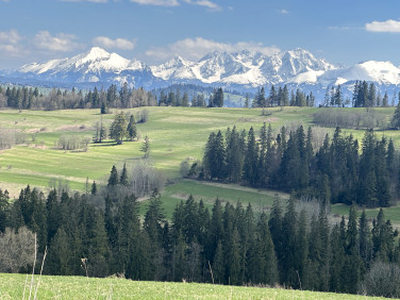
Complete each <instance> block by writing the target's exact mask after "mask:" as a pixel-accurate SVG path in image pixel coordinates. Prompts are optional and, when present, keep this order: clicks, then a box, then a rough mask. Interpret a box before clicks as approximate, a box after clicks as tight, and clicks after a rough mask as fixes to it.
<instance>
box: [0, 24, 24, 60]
mask: <svg viewBox="0 0 400 300" xmlns="http://www.w3.org/2000/svg"><path fill="white" fill-rule="evenodd" d="M21 40H22V37H21V36H20V34H19V33H18V31H17V30H16V29H11V30H10V31H0V51H1V52H2V53H4V54H6V55H7V56H20V55H22V54H24V53H26V50H23V48H22V47H21V46H20V42H21Z"/></svg>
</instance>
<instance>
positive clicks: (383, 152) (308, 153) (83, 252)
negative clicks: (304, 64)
mask: <svg viewBox="0 0 400 300" xmlns="http://www.w3.org/2000/svg"><path fill="white" fill-rule="evenodd" d="M329 95H330V96H329V99H330V100H329V101H327V102H326V106H337V107H340V106H343V105H344V103H343V99H342V96H341V90H340V86H338V87H337V88H332V89H331V90H330V94H329ZM379 97H380V96H376V90H375V87H374V86H373V85H367V84H365V83H361V82H357V83H356V86H355V92H354V98H353V106H358V107H374V106H387V105H388V98H387V95H386V96H384V99H380V98H379ZM327 99H328V98H327ZM190 103H191V104H190ZM151 105H160V106H190V105H191V106H199V107H206V106H208V107H222V106H223V105H224V92H223V90H222V89H221V88H218V89H214V90H213V92H212V94H211V95H210V97H209V99H208V104H207V103H206V100H205V98H204V95H202V94H198V95H195V96H193V97H192V99H191V100H190V99H189V96H188V94H187V93H186V92H185V93H183V95H181V94H180V92H179V90H176V93H175V92H173V91H170V92H169V93H168V94H165V93H164V92H163V91H161V93H160V95H159V96H158V97H157V96H156V95H155V94H153V93H151V92H146V91H144V90H143V89H141V88H140V89H130V88H128V87H127V86H126V85H125V86H123V87H121V89H120V90H119V91H117V89H116V86H111V87H110V88H109V89H108V90H107V91H106V90H101V91H98V90H97V89H95V90H94V91H89V92H87V93H83V92H82V91H79V92H77V91H75V90H73V91H68V92H67V91H61V90H55V89H53V90H52V91H51V92H50V93H49V94H47V95H42V94H40V93H39V91H38V89H28V88H25V87H23V88H7V89H1V88H0V107H10V108H19V109H44V110H54V109H65V108H70V109H71V108H99V109H100V112H101V113H102V114H104V113H108V112H109V109H110V108H131V107H138V106H151ZM285 105H293V106H314V105H315V97H314V96H313V94H312V93H310V94H309V95H306V94H305V93H303V92H301V91H300V90H297V91H296V93H294V92H293V91H289V90H288V89H287V87H286V86H285V87H284V88H281V87H280V88H279V89H277V91H275V88H274V87H272V88H271V90H270V94H269V96H268V97H267V96H265V90H264V88H262V89H260V90H259V91H258V92H257V94H256V95H255V97H254V100H253V101H252V104H250V101H249V98H248V96H247V97H246V105H245V106H246V107H250V106H253V107H260V108H265V107H271V106H285ZM320 111H321V112H322V115H320V116H319V118H320V119H325V121H327V120H326V119H327V118H326V117H325V116H326V115H323V112H324V110H323V109H321V110H320ZM325 111H327V110H325ZM399 111H400V105H399V106H398V108H397V110H396V112H395V115H394V117H393V120H392V126H393V128H398V127H399V125H398V122H397V123H396V121H398V120H399V119H400V117H399V115H400V113H399ZM366 112H367V113H369V112H370V111H369V110H366ZM267 113H268V111H267ZM329 113H331V112H329ZM339 114H341V112H340V113H339ZM262 115H263V116H264V115H265V110H264V109H263V110H262ZM147 117H148V116H147V112H146V110H144V111H143V116H142V115H141V118H140V119H139V118H138V120H137V121H138V122H143V123H144V122H145V121H146V120H147ZM317 117H318V114H317V113H316V114H315V115H314V119H316V118H317ZM340 117H342V115H340ZM128 119H129V122H128ZM332 119H333V117H332ZM342 119H343V118H342ZM328 121H329V120H328ZM335 122H336V121H335ZM374 122H375V121H374ZM333 123H334V122H333ZM333 123H332V124H333ZM135 124H136V122H135V117H134V116H133V115H129V117H128V115H125V114H124V113H123V112H120V113H116V114H115V118H114V122H113V123H112V124H111V126H110V134H109V137H110V138H112V139H113V140H114V141H115V143H116V145H120V144H122V142H123V140H124V139H125V138H127V139H128V140H130V141H133V140H137V129H136V125H135ZM360 124H361V123H360V122H359V123H358V125H357V126H360V127H363V125H360ZM352 126H353V125H350V127H352ZM364 127H367V126H364ZM372 127H373V126H372ZM105 132H106V131H105V130H104V128H103V124H102V123H99V124H97V125H96V127H95V137H94V139H93V141H94V142H95V143H101V142H102V139H104V138H106V136H107V134H106V133H105ZM144 140H145V143H144V144H143V146H142V147H141V149H140V151H142V152H143V153H144V158H148V156H149V155H150V154H149V153H150V142H149V138H148V137H147V136H146V138H145V139H144ZM146 141H147V142H146ZM59 143H60V144H61V141H59ZM66 143H67V142H66ZM88 143H89V141H88ZM204 143H205V147H204V156H203V159H202V161H194V162H192V164H191V165H187V166H186V168H185V172H184V173H183V175H184V176H185V177H189V178H194V179H197V180H205V181H215V182H222V183H236V184H240V185H245V186H248V187H253V188H261V189H269V190H275V191H282V192H285V193H288V194H290V199H289V200H287V199H282V198H280V197H279V196H278V195H276V197H275V200H274V204H273V205H272V207H267V208H261V209H254V208H253V207H251V205H250V204H249V205H248V206H246V205H242V204H241V203H240V202H237V203H229V202H226V201H223V200H220V199H218V198H217V199H215V202H214V203H213V204H212V205H210V203H207V204H206V203H205V202H203V200H202V199H195V198H193V197H192V196H190V197H188V198H187V199H185V200H182V201H181V202H180V203H179V204H178V205H177V206H176V207H175V209H174V211H173V213H172V217H167V215H166V213H165V212H164V210H163V208H162V201H161V195H160V194H159V192H158V191H159V190H160V189H162V187H163V185H164V178H162V175H161V174H160V173H159V172H158V171H157V170H155V169H151V168H150V169H149V168H146V167H145V166H142V167H141V168H142V169H140V170H139V169H136V170H135V171H134V172H133V173H134V176H136V177H135V178H133V177H132V178H128V174H127V170H126V164H124V168H123V169H122V171H118V170H117V168H116V167H115V166H113V167H112V169H111V173H110V177H109V179H108V184H107V186H101V185H100V184H96V183H95V182H93V184H92V186H91V188H89V186H87V187H86V192H85V193H75V194H71V193H69V191H68V189H64V190H63V189H62V188H59V189H51V190H50V192H49V193H48V194H45V193H43V192H41V191H39V190H38V189H35V188H32V187H30V186H27V187H26V188H24V189H23V190H21V192H20V195H19V197H18V198H17V199H15V200H11V199H10V197H9V194H8V192H7V191H4V192H3V191H1V190H0V233H1V234H0V249H1V250H0V251H1V253H4V255H3V257H2V258H0V272H32V269H35V271H36V273H39V272H40V267H41V264H40V262H43V266H44V268H43V274H48V275H82V276H93V277H107V276H110V275H113V274H117V275H118V276H121V277H125V278H128V279H133V280H156V281H188V282H201V283H214V284H225V285H256V286H281V287H285V288H294V289H307V290H318V291H332V292H344V293H362V294H368V295H384V296H388V297H400V279H399V278H400V277H399V276H397V275H396V274H400V266H399V265H400V243H399V241H398V238H397V237H398V231H397V230H396V229H395V228H393V226H392V224H391V221H390V220H387V219H386V218H385V216H384V213H383V210H382V209H380V210H379V212H378V211H377V214H376V217H375V219H374V220H373V221H371V219H368V218H367V215H366V213H365V211H363V212H362V213H357V209H356V207H358V208H381V207H389V206H391V205H394V204H395V201H396V199H398V198H399V196H400V168H399V167H398V166H399V165H400V160H399V158H400V153H399V152H398V151H397V150H395V145H394V143H393V140H392V139H387V138H385V137H384V136H383V137H382V138H379V139H378V138H377V136H376V135H375V133H374V131H373V130H372V129H367V130H365V132H364V136H363V138H362V140H360V141H358V140H357V139H355V138H354V137H353V136H352V135H351V134H345V133H344V132H343V131H342V129H341V128H340V127H336V130H335V131H334V133H333V134H332V135H331V136H330V135H329V134H326V136H325V137H324V138H323V141H321V143H320V144H318V145H317V144H316V140H315V139H314V132H313V129H312V128H311V127H309V128H308V129H306V128H304V127H303V126H298V127H296V128H294V126H293V125H291V126H283V127H281V128H280V130H279V131H275V132H274V131H273V130H272V128H271V125H268V124H267V123H264V124H263V126H262V127H261V128H259V129H255V128H253V127H251V128H250V130H248V131H246V130H240V129H238V128H236V126H234V127H233V128H227V129H226V131H225V132H222V131H217V132H212V133H211V134H210V135H209V137H208V140H207V141H204ZM67 144H68V143H67ZM86 146H87V145H86ZM63 149H64V148H63ZM68 149H69V148H68V147H66V148H65V150H68ZM71 149H72V148H71ZM146 172H147V173H146ZM87 185H88V183H87ZM150 193H152V196H151V198H150V200H149V201H148V202H147V203H148V204H147V205H146V207H145V208H144V209H143V206H141V204H140V201H141V200H140V199H141V198H139V197H143V196H145V195H149V194H150ZM243 201H246V199H243ZM335 203H343V204H346V205H348V206H349V210H350V211H349V214H348V216H346V217H341V218H340V217H338V216H332V215H331V214H330V212H329V205H330V204H335ZM311 206H312V207H313V209H311V208H310V207H311ZM210 207H212V208H210ZM35 241H37V247H36V249H37V254H36V257H37V261H38V263H36V265H33V264H32V257H33V253H32V249H35V245H34V242H35ZM21 249H22V251H21ZM14 250H15V251H14ZM17 250H18V251H17ZM15 253H18V255H19V256H18V257H15V256H13V255H14V254H15ZM378 283H379V284H378ZM382 287H383V288H382Z"/></svg>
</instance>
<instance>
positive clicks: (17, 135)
mask: <svg viewBox="0 0 400 300" xmlns="http://www.w3.org/2000/svg"><path fill="white" fill-rule="evenodd" d="M24 142H25V136H24V135H23V134H22V133H21V132H18V131H17V130H15V129H9V128H0V149H10V148H12V147H13V146H14V145H16V144H22V143H24Z"/></svg>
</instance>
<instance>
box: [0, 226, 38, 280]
mask: <svg viewBox="0 0 400 300" xmlns="http://www.w3.org/2000/svg"><path fill="white" fill-rule="evenodd" d="M0 253H1V255H0V272H7V273H16V272H18V271H20V270H21V268H24V267H27V266H29V265H33V263H34V260H35V257H34V255H35V237H34V234H33V233H32V232H31V231H30V230H28V229H27V228H26V227H21V228H20V229H19V230H18V232H17V233H15V231H14V230H13V229H11V228H7V229H6V231H5V232H4V233H3V234H1V235H0Z"/></svg>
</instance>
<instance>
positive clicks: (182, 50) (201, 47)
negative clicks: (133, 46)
mask: <svg viewBox="0 0 400 300" xmlns="http://www.w3.org/2000/svg"><path fill="white" fill-rule="evenodd" d="M244 49H247V50H250V51H258V52H261V53H263V54H265V55H272V54H274V53H276V52H279V48H277V47H275V46H270V47H268V46H264V45H263V44H261V43H254V42H239V43H236V44H229V43H219V42H215V41H213V40H207V39H204V38H201V37H197V38H195V39H190V38H187V39H184V40H180V41H177V42H175V43H173V44H170V45H168V46H167V47H153V48H151V49H149V50H148V51H146V56H147V57H148V58H150V59H152V60H154V61H157V62H161V61H165V60H166V59H170V58H173V57H174V56H178V55H179V56H182V57H184V58H185V59H189V60H193V61H197V60H199V59H200V58H202V57H203V56H204V55H206V54H207V53H210V52H213V51H221V52H237V51H241V50H244Z"/></svg>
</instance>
